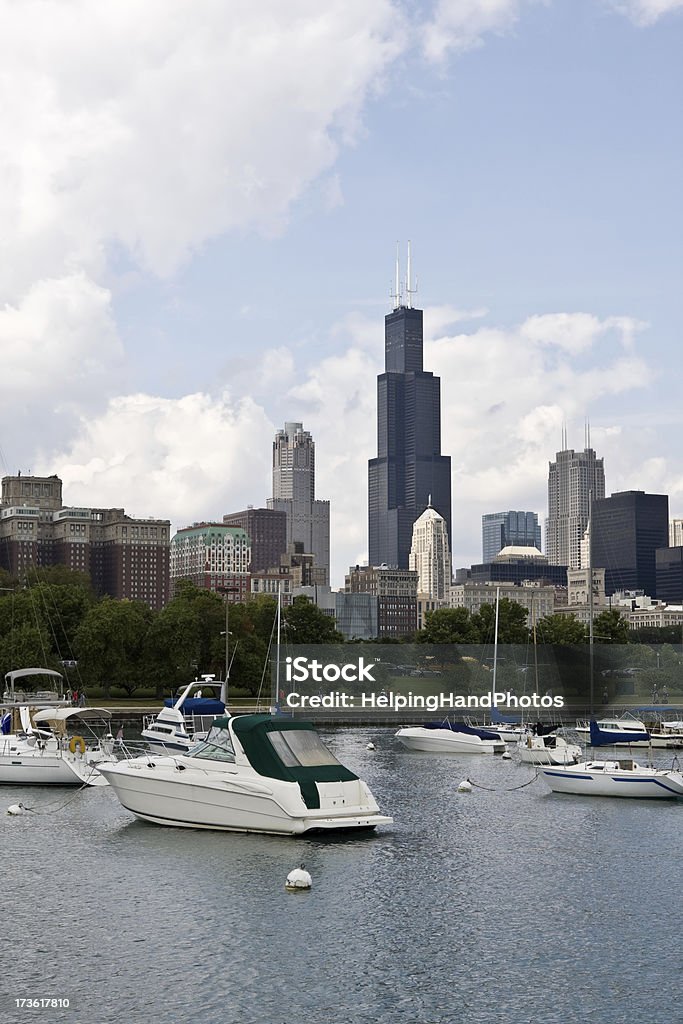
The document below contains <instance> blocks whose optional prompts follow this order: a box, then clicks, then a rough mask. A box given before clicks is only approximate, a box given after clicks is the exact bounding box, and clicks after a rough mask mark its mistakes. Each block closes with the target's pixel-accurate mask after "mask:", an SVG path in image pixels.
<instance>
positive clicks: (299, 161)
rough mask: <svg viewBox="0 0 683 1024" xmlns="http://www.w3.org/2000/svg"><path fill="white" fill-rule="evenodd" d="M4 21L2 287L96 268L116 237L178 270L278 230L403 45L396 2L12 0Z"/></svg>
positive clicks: (163, 270) (150, 262)
mask: <svg viewBox="0 0 683 1024" xmlns="http://www.w3.org/2000/svg"><path fill="white" fill-rule="evenodd" d="M0 16H2V23H3V32H2V35H1V36H0V60H1V62H2V66H3V75H2V76H1V77H0V128H1V131H0V138H1V139H2V152H1V153H0V164H1V165H2V170H3V182H4V188H3V198H2V201H1V202H2V206H1V207H0V213H1V214H2V222H3V242H2V248H3V249H4V250H5V253H7V252H10V251H11V252H13V253H14V254H15V256H14V260H13V261H12V264H13V265H12V264H10V265H9V266H8V264H7V261H3V262H4V263H5V269H4V272H3V273H2V275H1V276H0V294H1V293H2V291H3V290H6V289H8V288H9V289H10V290H11V289H18V290H21V289H22V288H25V287H27V286H28V285H29V284H30V283H31V281H32V279H33V277H32V275H34V274H35V273H36V268H37V270H38V273H39V274H40V275H43V274H45V273H46V272H49V273H54V272H55V268H56V267H60V272H61V269H63V267H64V266H65V265H66V264H68V263H69V262H73V261H76V263H77V264H78V265H79V266H81V267H86V268H90V269H91V270H92V269H93V268H95V267H96V268H99V269H101V266H102V261H103V258H104V253H103V249H104V247H105V246H106V245H109V244H111V243H112V242H116V243H117V244H120V245H122V246H123V247H124V249H125V250H126V251H127V252H128V254H129V255H131V256H132V258H133V259H134V260H135V261H137V262H138V263H139V264H140V265H141V266H142V267H144V268H146V269H147V270H149V271H152V272H153V273H155V274H159V275H167V274H170V273H172V272H173V271H174V270H175V268H177V267H178V265H179V264H181V263H182V262H183V261H184V260H185V259H187V257H188V255H190V254H191V253H192V252H193V251H194V250H196V249H197V247H199V246H201V245H202V244H203V243H204V242H205V241H206V240H207V239H209V238H212V237H215V236H217V235H219V234H221V233H224V232H226V231H231V230H242V229H249V230H256V231H259V232H262V233H264V234H266V235H268V234H274V233H278V232H280V231H282V230H283V228H284V227H285V225H286V223H287V218H288V213H289V208H290V206H291V204H292V202H293V201H294V200H295V199H297V198H298V197H299V196H301V194H302V193H303V192H304V190H305V189H306V188H307V187H308V186H309V185H310V184H311V183H312V182H313V181H315V180H316V178H318V177H319V176H320V175H322V174H324V173H325V172H327V171H328V170H329V169H330V168H331V166H332V165H333V164H334V162H335V159H336V157H337V154H338V152H339V149H340V147H341V146H343V145H347V144H349V143H351V142H353V140H354V138H355V137H356V136H357V133H358V129H359V124H360V117H361V112H362V109H363V105H364V103H365V101H366V99H367V97H368V94H369V93H370V92H371V91H372V90H373V89H375V88H376V87H377V86H378V84H379V83H380V82H381V79H382V76H383V74H384V72H385V70H386V68H387V67H388V65H389V64H390V62H391V61H392V60H393V58H395V56H396V55H397V53H398V52H399V51H400V49H401V47H402V46H403V42H402V40H401V35H400V23H401V19H400V18H399V17H398V16H397V13H396V11H395V9H394V8H393V7H392V4H391V3H390V2H389V0H330V2H328V3H325V4H323V5H320V4H319V3H317V2H315V0H294V2H293V3H290V4H287V5H283V4H281V3H279V2H278V0H263V2H261V3H259V4H250V3H247V2H246V0H236V2H233V3H231V4H229V5H224V4H217V3H215V2H214V0H197V2H195V3H193V4H191V5H188V4H187V3H185V2H184V0H148V2H146V3H145V4H142V5H140V4H138V3H134V2H133V0H120V2H118V3H116V4H110V5H101V4H94V3H91V2H90V0H72V2H70V3H68V4H64V3H62V2H61V0H40V2H37V0H26V2H24V3H22V4H16V3H14V2H11V0H0ZM327 192H328V193H329V195H330V196H331V197H333V196H334V194H335V193H336V194H337V198H338V185H335V184H334V179H333V178H331V179H329V184H328V187H327ZM36 257H37V262H36ZM10 267H11V269H9V268H10Z"/></svg>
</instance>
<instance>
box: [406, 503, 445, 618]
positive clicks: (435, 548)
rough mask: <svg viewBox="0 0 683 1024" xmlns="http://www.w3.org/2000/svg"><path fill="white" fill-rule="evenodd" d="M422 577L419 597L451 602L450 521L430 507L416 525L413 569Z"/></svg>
mask: <svg viewBox="0 0 683 1024" xmlns="http://www.w3.org/2000/svg"><path fill="white" fill-rule="evenodd" d="M408 568H410V569H413V570H414V571H415V572H417V574H418V583H417V590H418V594H420V595H422V596H424V597H427V598H430V599H432V600H434V601H444V602H445V601H447V600H448V593H449V590H450V586H451V552H450V548H449V546H448V529H447V526H446V520H445V519H444V517H443V516H440V515H439V513H438V512H437V511H436V509H433V508H432V506H431V505H429V506H428V507H427V508H426V509H425V510H424V512H423V513H422V515H421V516H418V518H417V519H416V520H415V522H414V523H413V542H412V545H411V548H410V556H409V566H408Z"/></svg>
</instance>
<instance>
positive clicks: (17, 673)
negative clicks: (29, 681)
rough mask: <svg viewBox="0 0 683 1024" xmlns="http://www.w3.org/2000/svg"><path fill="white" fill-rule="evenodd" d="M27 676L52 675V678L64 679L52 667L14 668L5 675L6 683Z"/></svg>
mask: <svg viewBox="0 0 683 1024" xmlns="http://www.w3.org/2000/svg"><path fill="white" fill-rule="evenodd" d="M27 676H52V677H53V678H54V679H61V680H63V679H64V676H63V675H62V674H61V672H55V670H54V669H52V668H15V669H14V670H13V671H12V672H8V673H7V674H6V675H5V679H6V680H7V682H8V683H13V682H15V681H16V680H17V679H25V678H26V677H27Z"/></svg>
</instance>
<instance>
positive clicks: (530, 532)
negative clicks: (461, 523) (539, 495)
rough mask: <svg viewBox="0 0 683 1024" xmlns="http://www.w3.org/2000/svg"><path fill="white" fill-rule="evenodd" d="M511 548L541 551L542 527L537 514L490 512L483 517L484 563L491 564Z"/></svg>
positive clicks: (482, 555) (482, 546)
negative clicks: (506, 549) (500, 553)
mask: <svg viewBox="0 0 683 1024" xmlns="http://www.w3.org/2000/svg"><path fill="white" fill-rule="evenodd" d="M510 546H513V547H531V548H538V550H539V551H540V550H541V527H540V526H539V524H538V516H537V515H536V513H535V512H490V513H488V514H487V515H485V516H482V517H481V560H482V562H490V561H491V559H492V558H495V557H496V555H497V554H498V552H499V551H502V550H503V548H507V547H510Z"/></svg>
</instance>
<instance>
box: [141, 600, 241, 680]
mask: <svg viewBox="0 0 683 1024" xmlns="http://www.w3.org/2000/svg"><path fill="white" fill-rule="evenodd" d="M231 609H232V606H231ZM230 631H231V632H232V611H231V616H230ZM221 633H223V636H221ZM145 661H146V665H147V668H148V671H149V680H150V682H152V683H154V685H155V688H156V690H157V694H159V695H160V694H161V693H164V692H170V693H171V694H173V693H175V692H176V690H177V689H178V688H179V687H180V686H182V685H184V684H185V683H188V682H190V681H191V680H192V679H195V678H196V677H197V676H198V675H203V674H205V673H206V674H213V675H215V676H216V677H217V678H219V679H220V678H222V677H223V672H224V667H225V603H224V600H223V598H222V597H221V596H220V595H219V594H215V593H213V592H212V591H209V590H204V589H202V588H200V587H196V586H194V584H192V583H189V582H188V581H186V580H183V581H181V582H180V584H179V585H178V587H177V592H176V596H175V597H174V598H173V600H172V601H169V603H168V604H167V605H166V607H165V608H164V609H162V611H161V612H159V613H158V615H156V616H155V617H154V619H153V621H152V622H151V623H150V628H149V631H148V635H147V637H146V642H145Z"/></svg>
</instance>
